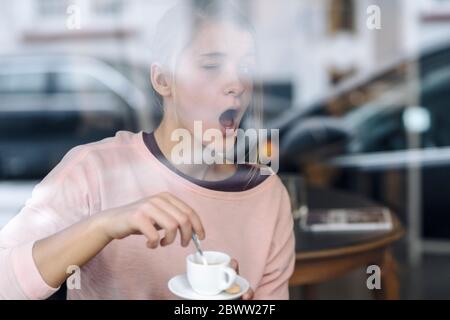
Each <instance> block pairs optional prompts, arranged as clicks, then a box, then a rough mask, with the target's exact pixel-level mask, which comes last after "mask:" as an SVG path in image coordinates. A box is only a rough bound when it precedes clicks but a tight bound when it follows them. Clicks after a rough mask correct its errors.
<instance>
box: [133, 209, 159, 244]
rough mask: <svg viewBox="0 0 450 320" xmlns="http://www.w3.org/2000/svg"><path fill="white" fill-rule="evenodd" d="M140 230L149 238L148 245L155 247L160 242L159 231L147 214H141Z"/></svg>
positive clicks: (139, 220)
mask: <svg viewBox="0 0 450 320" xmlns="http://www.w3.org/2000/svg"><path fill="white" fill-rule="evenodd" d="M137 228H138V230H140V232H141V233H142V234H143V235H144V236H145V237H146V238H147V247H149V248H151V249H154V248H156V247H157V246H158V244H159V238H160V237H159V233H158V231H157V230H156V228H155V227H154V226H153V224H152V223H151V222H150V220H149V219H147V217H145V216H143V215H142V216H141V218H140V219H138V226H137Z"/></svg>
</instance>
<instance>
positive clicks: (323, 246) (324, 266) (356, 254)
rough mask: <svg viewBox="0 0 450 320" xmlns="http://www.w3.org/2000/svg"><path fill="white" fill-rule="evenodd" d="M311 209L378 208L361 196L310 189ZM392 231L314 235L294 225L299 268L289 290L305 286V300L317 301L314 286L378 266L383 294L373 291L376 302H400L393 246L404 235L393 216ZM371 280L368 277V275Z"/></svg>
mask: <svg viewBox="0 0 450 320" xmlns="http://www.w3.org/2000/svg"><path fill="white" fill-rule="evenodd" d="M307 199H308V204H309V207H310V208H311V209H327V208H358V207H369V206H374V205H376V204H375V203H373V202H372V201H370V200H368V199H365V198H363V197H361V196H357V195H352V194H348V193H345V192H340V191H335V190H319V189H311V190H309V191H308V194H307ZM393 218H394V227H393V229H392V230H390V231H376V232H374V231H371V232H356V233H355V232H351V233H350V232H345V233H337V232H335V233H313V232H306V231H304V230H302V229H301V228H300V227H299V224H298V221H295V236H296V264H295V270H294V273H293V275H292V277H291V279H290V283H289V284H290V286H298V285H300V286H303V293H304V296H305V298H306V299H313V298H315V286H314V285H315V284H319V283H322V282H326V281H328V280H331V279H335V278H337V277H340V276H342V275H344V274H346V273H349V272H350V271H352V270H354V269H357V268H364V270H365V268H366V267H367V266H369V265H373V264H375V265H378V266H379V267H380V269H381V290H377V289H374V290H373V293H374V297H375V298H376V299H398V298H399V281H398V275H397V263H396V261H395V257H394V256H393V254H392V250H391V245H392V244H393V243H394V242H395V241H397V240H399V239H400V238H401V237H402V236H403V235H404V229H403V227H402V225H401V223H400V222H399V220H398V219H397V218H396V217H395V216H394V217H393ZM368 276H369V275H368Z"/></svg>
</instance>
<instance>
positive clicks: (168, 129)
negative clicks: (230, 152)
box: [154, 114, 236, 181]
mask: <svg viewBox="0 0 450 320" xmlns="http://www.w3.org/2000/svg"><path fill="white" fill-rule="evenodd" d="M178 128H179V127H178V126H177V125H175V122H173V121H168V119H167V117H166V114H165V115H164V117H163V120H162V121H161V124H160V125H159V127H158V128H157V129H156V130H155V132H154V134H155V140H156V143H157V144H158V147H159V148H160V149H161V152H162V153H163V155H164V157H165V158H166V159H167V160H169V161H170V162H171V163H172V165H173V166H175V167H176V168H177V169H178V170H180V171H181V172H183V173H184V174H186V175H188V176H190V177H193V178H196V179H200V180H212V181H217V180H223V179H226V178H228V177H230V176H231V175H233V174H234V173H235V172H236V166H235V165H233V164H211V165H209V164H206V163H201V164H176V163H174V161H172V156H171V155H172V149H173V148H174V147H175V145H177V144H178V143H179V142H178V141H172V140H171V138H170V137H171V135H172V132H174V130H176V129H178ZM191 140H193V139H191ZM202 151H203V150H202Z"/></svg>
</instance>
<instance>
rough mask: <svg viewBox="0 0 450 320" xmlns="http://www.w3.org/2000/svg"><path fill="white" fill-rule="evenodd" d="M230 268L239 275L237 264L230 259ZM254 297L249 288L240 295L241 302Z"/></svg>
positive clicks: (234, 260)
mask: <svg viewBox="0 0 450 320" xmlns="http://www.w3.org/2000/svg"><path fill="white" fill-rule="evenodd" d="M230 267H231V268H233V269H234V271H236V273H237V274H239V262H238V261H237V260H236V259H234V258H233V259H231V261H230ZM254 296H255V292H254V291H253V290H252V288H250V289H248V291H247V292H246V293H244V294H243V295H242V300H252V299H253V297H254Z"/></svg>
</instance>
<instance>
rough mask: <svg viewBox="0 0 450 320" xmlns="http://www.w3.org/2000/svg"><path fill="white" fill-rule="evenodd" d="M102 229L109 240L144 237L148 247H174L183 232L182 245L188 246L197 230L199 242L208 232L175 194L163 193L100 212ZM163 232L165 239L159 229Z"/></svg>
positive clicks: (192, 211)
mask: <svg viewBox="0 0 450 320" xmlns="http://www.w3.org/2000/svg"><path fill="white" fill-rule="evenodd" d="M100 214H101V215H102V216H103V218H104V219H102V221H103V223H102V226H103V230H104V231H105V233H106V236H107V237H108V238H109V239H110V240H113V239H123V238H125V237H127V236H129V235H132V234H143V235H144V236H145V237H146V238H147V247H149V248H156V247H158V245H161V246H167V245H169V244H171V243H172V242H173V241H174V240H175V237H176V235H177V232H180V235H181V237H180V238H181V245H182V246H183V247H186V246H187V245H188V244H189V241H190V240H191V237H192V232H193V231H195V232H196V233H197V235H198V237H199V238H200V239H202V240H203V239H204V238H205V231H204V228H203V225H202V222H201V221H200V218H199V216H198V215H197V213H196V212H195V211H194V210H193V209H192V208H191V207H189V206H188V205H187V204H186V203H184V202H183V201H181V200H180V199H178V198H177V197H175V196H174V195H172V194H170V193H168V192H163V193H159V194H156V195H153V196H151V197H147V198H143V199H141V200H139V201H136V202H133V203H130V204H128V205H125V206H121V207H118V208H114V209H109V210H105V211H104V212H102V213H100ZM161 229H162V230H164V232H165V233H164V235H163V236H162V238H161V237H160V234H159V232H158V230H161Z"/></svg>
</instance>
